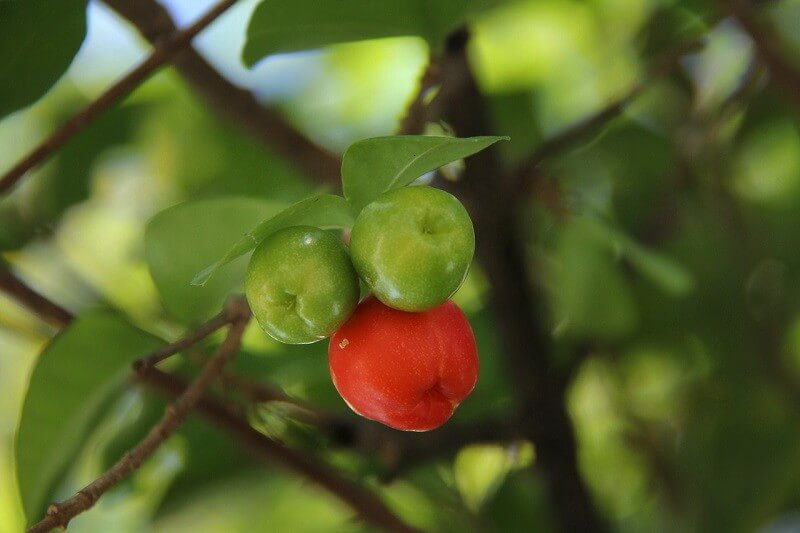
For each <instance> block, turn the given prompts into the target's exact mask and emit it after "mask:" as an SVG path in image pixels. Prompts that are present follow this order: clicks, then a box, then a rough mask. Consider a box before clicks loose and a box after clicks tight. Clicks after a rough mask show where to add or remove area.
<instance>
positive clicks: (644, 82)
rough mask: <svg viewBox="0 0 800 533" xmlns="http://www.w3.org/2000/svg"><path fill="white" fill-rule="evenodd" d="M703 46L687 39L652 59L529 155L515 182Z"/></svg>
mask: <svg viewBox="0 0 800 533" xmlns="http://www.w3.org/2000/svg"><path fill="white" fill-rule="evenodd" d="M702 47H703V43H702V42H700V41H692V42H688V43H684V44H683V45H682V46H680V47H678V48H677V49H675V50H671V51H669V52H667V53H665V54H664V55H663V56H661V57H660V58H659V59H657V60H656V61H654V62H653V64H652V65H651V66H650V68H649V69H648V71H647V73H646V74H645V75H644V76H643V77H642V79H641V80H639V81H638V82H636V83H635V84H634V85H633V86H632V87H630V88H629V89H628V91H627V92H625V93H624V94H622V95H621V96H619V97H618V98H617V99H616V100H614V101H612V102H611V103H609V104H608V105H606V106H605V107H604V108H602V109H600V110H599V111H597V112H595V113H593V114H591V115H589V116H588V117H586V118H584V119H583V120H580V121H578V122H576V123H575V124H573V125H571V126H567V127H566V128H564V129H563V130H561V131H560V132H559V133H557V134H555V135H554V136H552V137H550V138H549V139H547V140H545V141H544V142H543V143H542V144H541V145H539V147H538V148H537V149H536V151H534V153H533V154H531V156H530V157H528V158H527V159H526V160H525V161H524V162H523V163H522V164H521V165H520V167H519V170H518V171H517V172H516V174H515V177H514V180H513V184H512V186H524V185H526V183H527V182H529V181H530V180H531V179H532V178H533V177H534V176H535V174H536V172H537V171H538V167H539V165H540V164H541V163H542V162H543V161H544V160H546V159H547V158H549V157H551V156H553V155H555V154H558V153H560V152H562V151H564V150H565V149H567V148H569V147H570V146H572V145H573V144H574V143H575V142H577V141H579V140H580V139H582V138H583V137H585V136H586V135H587V134H589V133H590V132H592V131H594V130H596V129H597V128H599V127H600V126H602V125H603V124H606V123H607V122H608V121H610V120H611V119H613V118H615V117H617V116H618V115H620V114H621V113H622V112H623V111H624V110H625V108H626V107H628V106H629V105H630V104H631V103H632V102H633V101H634V100H635V99H636V98H637V97H638V96H639V95H640V94H642V93H643V92H644V90H645V89H647V88H648V87H649V86H650V85H652V84H653V82H655V81H656V80H658V79H660V78H662V77H663V76H666V75H667V74H669V73H670V72H672V70H673V69H674V68H675V67H677V66H678V64H679V63H678V62H679V60H680V58H682V57H683V56H685V55H686V54H689V53H692V52H696V51H698V50H699V49H701V48H702Z"/></svg>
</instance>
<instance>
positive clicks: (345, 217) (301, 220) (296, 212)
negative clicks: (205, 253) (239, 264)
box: [192, 194, 353, 286]
mask: <svg viewBox="0 0 800 533" xmlns="http://www.w3.org/2000/svg"><path fill="white" fill-rule="evenodd" d="M352 224H353V214H352V212H351V211H350V206H349V205H348V204H347V202H346V201H345V199H344V198H342V197H341V196H336V195H333V194H320V195H318V196H312V197H311V198H306V199H305V200H301V201H299V202H297V203H296V204H294V205H291V206H289V207H287V208H286V209H284V210H283V211H281V212H280V213H278V214H276V215H274V216H273V217H272V218H268V219H266V220H264V221H263V222H261V224H259V225H258V226H256V227H255V229H253V230H252V231H250V232H248V233H246V234H245V236H244V237H242V238H241V239H239V240H238V241H237V242H236V244H234V245H233V247H231V248H230V249H229V250H228V252H227V253H226V254H225V255H224V256H223V257H222V259H220V260H219V261H217V262H216V263H214V264H212V265H210V266H208V267H206V268H205V269H203V270H202V271H200V272H199V273H198V274H197V275H196V276H195V278H194V279H193V280H192V285H202V286H205V285H206V284H207V283H208V282H209V280H210V279H211V277H212V276H213V275H214V274H216V273H217V272H218V271H219V269H220V268H222V267H223V266H225V265H227V264H228V263H230V262H231V261H233V260H234V259H237V258H239V257H241V256H243V255H244V254H246V253H248V252H250V251H252V250H253V249H254V248H255V247H256V246H258V244H259V243H260V242H261V241H263V240H264V239H265V238H267V237H269V236H270V235H272V234H273V233H275V232H276V231H278V230H280V229H283V228H288V227H290V226H302V225H308V226H316V227H319V228H322V229H338V228H346V227H349V226H351V225H352ZM251 227H252V226H251ZM217 257H219V254H217ZM208 263H209V261H207V260H206V261H205V263H204V264H206V265H207V264H208ZM198 270H199V269H198ZM195 272H197V270H195Z"/></svg>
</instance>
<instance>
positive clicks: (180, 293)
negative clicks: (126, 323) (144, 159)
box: [145, 197, 280, 324]
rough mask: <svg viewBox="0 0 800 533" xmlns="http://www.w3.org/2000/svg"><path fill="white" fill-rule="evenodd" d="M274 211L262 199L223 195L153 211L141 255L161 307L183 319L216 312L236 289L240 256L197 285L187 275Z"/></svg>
mask: <svg viewBox="0 0 800 533" xmlns="http://www.w3.org/2000/svg"><path fill="white" fill-rule="evenodd" d="M279 211H280V206H279V205H278V204H275V203H274V202H270V201H267V200H258V199H255V198H247V197H241V198H240V197H228V198H225V197H223V198H215V199H210V200H200V201H196V202H188V203H184V204H180V205H177V206H175V207H172V208H170V209H167V210H165V211H162V212H161V213H159V214H158V215H157V216H155V217H154V218H153V219H152V220H151V221H150V222H149V223H148V225H147V230H146V232H145V257H146V259H147V264H148V267H149V268H150V274H151V275H152V276H153V281H154V282H155V284H156V287H157V288H158V291H159V294H160V296H161V300H162V302H163V303H164V307H166V309H167V310H168V311H169V312H170V313H171V314H172V315H173V316H175V317H176V318H178V319H179V320H181V321H182V322H184V323H187V324H193V323H199V322H201V321H203V320H204V319H207V318H209V317H211V316H213V315H215V314H216V313H218V312H219V310H220V309H221V305H222V303H223V302H224V301H225V299H226V298H227V296H228V295H229V294H230V293H231V292H234V291H237V290H240V289H241V285H242V282H243V280H244V273H245V270H246V268H247V262H246V261H245V260H244V258H242V260H239V261H235V263H234V264H231V265H228V266H227V267H226V268H225V269H224V270H223V271H222V272H220V273H219V275H217V276H216V277H215V278H214V279H213V280H210V281H209V282H208V283H207V284H206V286H205V287H203V288H200V287H196V286H193V285H191V281H192V278H193V277H194V276H195V274H197V272H198V271H199V270H200V269H201V268H203V267H204V266H206V265H208V264H209V263H211V262H213V261H214V260H215V259H216V258H218V257H219V255H220V250H224V249H226V248H229V247H230V246H231V244H233V243H235V242H236V241H237V240H238V239H240V238H241V236H242V235H244V234H246V233H247V232H248V231H249V230H250V229H251V228H252V227H253V226H254V225H256V224H258V222H259V221H261V220H264V219H265V218H267V217H270V216H272V215H274V214H276V213H278V212H279ZM198 235H202V236H203V238H202V239H199V240H198V239H197V236H198ZM236 257H238V256H236ZM234 259H235V257H234V258H231V260H230V261H227V262H226V263H225V264H227V263H229V262H231V261H233V260H234ZM220 266H222V265H220Z"/></svg>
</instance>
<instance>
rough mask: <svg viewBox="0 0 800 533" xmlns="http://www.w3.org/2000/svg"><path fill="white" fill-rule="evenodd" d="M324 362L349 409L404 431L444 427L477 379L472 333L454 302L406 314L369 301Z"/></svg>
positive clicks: (337, 338)
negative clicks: (327, 365)
mask: <svg viewBox="0 0 800 533" xmlns="http://www.w3.org/2000/svg"><path fill="white" fill-rule="evenodd" d="M328 362H329V366H330V372H331V378H332V379H333V384H334V386H335V387H336V389H337V390H338V391H339V394H340V395H341V396H342V398H343V399H344V400H345V402H346V403H347V405H349V406H350V408H351V409H352V410H353V411H355V412H356V413H358V414H360V415H361V416H364V417H366V418H369V419H371V420H375V421H377V422H381V423H383V424H385V425H387V426H390V427H392V428H395V429H400V430H405V431H428V430H431V429H435V428H437V427H439V426H441V425H442V424H444V423H445V422H446V421H447V420H448V419H449V418H450V416H451V415H452V414H453V412H454V411H455V409H456V408H457V407H458V405H459V404H460V403H461V402H462V401H463V400H464V399H465V398H466V397H467V396H468V395H469V394H470V392H472V389H473V388H474V387H475V383H476V382H477V379H478V351H477V347H476V345H475V338H474V336H473V334H472V328H471V327H470V325H469V322H468V321H467V318H466V316H464V313H463V312H462V311H461V309H459V308H458V306H457V305H456V304H454V303H453V302H452V301H446V302H445V303H443V304H441V305H439V306H437V307H434V308H433V309H430V310H428V311H424V312H406V311H400V310H397V309H393V308H391V307H388V306H386V305H384V304H383V303H381V302H380V301H379V300H377V299H376V298H374V297H368V298H367V299H365V300H364V301H363V302H361V304H359V306H358V308H357V309H356V311H355V313H354V314H353V316H352V317H350V319H349V320H348V321H347V323H345V325H344V326H342V327H341V328H340V329H339V330H338V331H337V332H336V333H335V334H334V335H333V337H331V341H330V345H329V346H328Z"/></svg>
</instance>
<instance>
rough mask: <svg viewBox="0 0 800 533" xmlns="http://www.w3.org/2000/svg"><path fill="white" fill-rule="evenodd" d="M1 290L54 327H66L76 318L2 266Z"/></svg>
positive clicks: (0, 275) (0, 271) (0, 274)
mask: <svg viewBox="0 0 800 533" xmlns="http://www.w3.org/2000/svg"><path fill="white" fill-rule="evenodd" d="M0 290H1V291H3V292H4V293H6V294H7V295H9V296H10V297H11V298H13V299H14V300H16V301H17V302H19V303H20V304H22V305H23V306H25V307H26V308H28V309H29V310H30V311H32V312H33V313H34V314H36V316H38V317H39V318H41V319H42V320H45V321H47V322H49V323H51V324H53V325H54V326H66V325H67V324H69V323H70V322H72V320H73V319H74V318H75V317H73V316H72V313H70V312H69V311H67V310H66V309H64V308H63V307H61V306H60V305H58V304H57V303H55V302H52V301H50V300H49V299H47V298H45V297H44V296H42V295H41V294H39V293H38V292H36V291H35V290H33V289H32V288H30V287H29V286H28V285H27V284H26V283H25V282H24V281H22V280H21V279H19V278H18V277H16V276H15V275H14V274H13V273H12V272H11V270H9V269H8V268H6V267H4V266H0Z"/></svg>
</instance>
